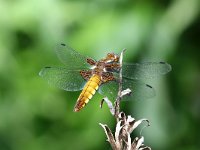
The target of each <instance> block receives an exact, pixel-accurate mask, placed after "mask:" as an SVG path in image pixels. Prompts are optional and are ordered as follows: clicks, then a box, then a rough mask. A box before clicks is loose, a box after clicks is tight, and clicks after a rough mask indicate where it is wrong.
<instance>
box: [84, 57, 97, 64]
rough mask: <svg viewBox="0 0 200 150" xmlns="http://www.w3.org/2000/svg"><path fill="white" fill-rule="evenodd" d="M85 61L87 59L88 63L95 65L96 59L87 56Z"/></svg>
mask: <svg viewBox="0 0 200 150" xmlns="http://www.w3.org/2000/svg"><path fill="white" fill-rule="evenodd" d="M86 61H87V63H88V64H90V65H92V66H94V65H96V61H95V60H94V59H92V58H87V60H86Z"/></svg>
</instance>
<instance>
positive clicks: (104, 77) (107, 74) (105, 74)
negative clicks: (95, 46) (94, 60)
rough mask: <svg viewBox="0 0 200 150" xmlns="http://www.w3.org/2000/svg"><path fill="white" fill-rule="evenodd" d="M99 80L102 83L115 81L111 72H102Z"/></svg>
mask: <svg viewBox="0 0 200 150" xmlns="http://www.w3.org/2000/svg"><path fill="white" fill-rule="evenodd" d="M101 80H102V81H103V83H106V82H108V81H113V80H115V77H114V75H113V74H112V73H111V72H103V73H102V78H101Z"/></svg>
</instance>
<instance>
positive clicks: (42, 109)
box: [0, 0, 200, 150]
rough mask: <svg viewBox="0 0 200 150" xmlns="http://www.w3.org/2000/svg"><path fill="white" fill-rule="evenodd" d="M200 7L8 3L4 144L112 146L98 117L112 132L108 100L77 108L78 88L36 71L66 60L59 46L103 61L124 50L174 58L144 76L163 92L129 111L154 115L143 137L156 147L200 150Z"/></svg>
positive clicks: (100, 1) (0, 107)
mask: <svg viewBox="0 0 200 150" xmlns="http://www.w3.org/2000/svg"><path fill="white" fill-rule="evenodd" d="M199 11H200V1H199V0H190V1H189V0H170V1H169V0H162V1H159V0H153V1H145V0H144V1H141V0H135V1H132V0H123V1H122V0H85V1H84V0H82V1H81V0H68V1H66V0H58V1H53V0H43V1H39V0H32V1H26V0H1V1H0V150H27V149H28V150H44V149H48V150H55V149H56V150H64V149H76V150H79V149H81V150H92V149H110V147H109V144H108V143H106V141H105V135H104V132H103V130H102V129H101V127H100V126H99V125H98V123H99V122H101V123H107V124H108V125H109V126H113V129H114V123H115V120H114V119H113V117H112V116H111V115H110V113H109V111H108V108H107V107H106V106H104V108H103V109H99V103H100V99H101V98H102V97H101V96H100V95H98V94H96V95H95V96H94V98H93V100H91V102H90V103H89V104H88V106H87V107H86V108H84V110H83V111H81V112H80V113H74V112H73V111H72V110H73V105H74V104H75V102H76V99H77V97H78V95H79V93H80V92H66V91H62V90H59V89H57V88H54V87H50V86H49V85H48V84H47V83H46V82H45V81H43V80H42V79H41V78H40V77H39V76H38V72H39V71H40V69H41V68H43V67H44V66H59V65H62V64H61V63H60V62H59V61H58V59H57V58H56V55H55V53H54V51H53V49H54V47H55V45H56V44H58V43H60V42H64V43H67V44H69V45H70V46H71V47H73V48H75V49H77V50H78V51H79V52H81V53H82V54H84V55H89V56H91V57H94V58H96V59H98V58H101V57H103V56H104V55H105V54H106V53H107V52H110V51H114V52H117V53H119V52H120V51H121V50H122V49H123V48H127V51H126V54H125V55H126V56H125V59H126V61H130V62H133V61H160V60H162V61H167V62H169V63H170V64H171V65H172V67H173V71H172V72H170V73H169V74H168V75H167V76H166V77H161V78H159V79H154V80H150V81H145V82H148V83H150V84H151V85H153V86H154V87H155V89H156V91H157V96H156V97H155V98H154V99H152V100H149V101H142V102H132V103H130V104H128V106H127V104H125V103H124V104H123V106H124V108H123V110H124V111H126V112H128V113H130V114H132V115H133V116H134V117H136V119H139V118H144V117H146V118H148V119H149V120H150V122H151V126H150V127H149V128H147V129H145V130H144V131H143V135H144V136H145V144H146V145H149V146H151V147H152V148H153V149H163V150H165V149H166V150H167V149H181V150H183V149H187V150H196V149H199V146H200V135H199V133H198V132H199V129H198V128H199V126H200V115H199V114H200V61H199V59H200V53H199V50H200V44H199V40H200V15H199ZM136 134H137V133H136Z"/></svg>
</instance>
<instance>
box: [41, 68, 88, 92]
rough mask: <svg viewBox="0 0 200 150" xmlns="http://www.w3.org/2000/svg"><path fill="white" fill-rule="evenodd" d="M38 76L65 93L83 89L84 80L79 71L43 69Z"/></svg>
mask: <svg viewBox="0 0 200 150" xmlns="http://www.w3.org/2000/svg"><path fill="white" fill-rule="evenodd" d="M39 75H40V76H41V77H43V78H44V79H45V80H47V81H48V83H49V84H51V85H53V86H56V87H58V88H61V89H64V90H66V91H79V90H81V89H83V86H84V84H85V82H86V81H85V80H84V79H83V78H82V76H81V75H80V73H79V70H68V69H66V68H57V67H45V68H43V69H42V70H41V71H40V73H39Z"/></svg>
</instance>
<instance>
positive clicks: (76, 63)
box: [55, 44, 90, 69]
mask: <svg viewBox="0 0 200 150" xmlns="http://www.w3.org/2000/svg"><path fill="white" fill-rule="evenodd" d="M55 51H56V54H57V56H58V58H59V59H60V61H61V62H62V63H63V64H65V67H66V68H67V69H86V68H87V69H88V68H89V67H90V66H89V64H88V63H87V62H86V60H87V58H89V57H86V56H84V55H81V54H80V53H79V52H77V51H75V50H74V49H72V48H71V47H69V46H68V45H66V44H59V45H57V46H56V49H55Z"/></svg>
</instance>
